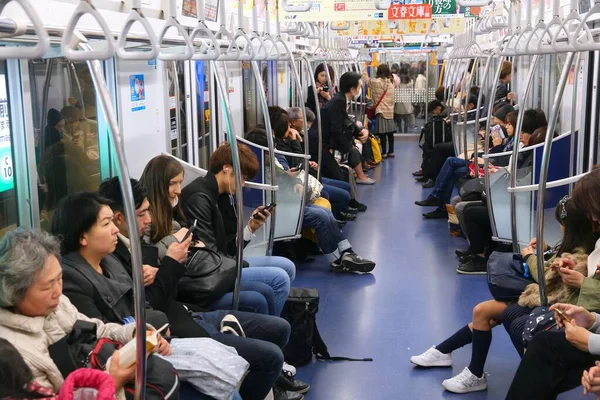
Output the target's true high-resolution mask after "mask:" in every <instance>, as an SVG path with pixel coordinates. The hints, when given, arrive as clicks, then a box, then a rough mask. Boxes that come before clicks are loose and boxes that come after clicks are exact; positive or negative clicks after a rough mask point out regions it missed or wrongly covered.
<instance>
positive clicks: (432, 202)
mask: <svg viewBox="0 0 600 400" xmlns="http://www.w3.org/2000/svg"><path fill="white" fill-rule="evenodd" d="M415 204H416V205H418V206H420V207H434V206H439V205H440V199H438V198H437V197H434V196H432V195H429V196H427V198H426V199H425V200H421V201H415Z"/></svg>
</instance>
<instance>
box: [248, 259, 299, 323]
mask: <svg viewBox="0 0 600 400" xmlns="http://www.w3.org/2000/svg"><path fill="white" fill-rule="evenodd" d="M244 259H245V260H246V261H247V262H248V264H250V268H246V269H244V270H243V271H242V281H244V280H247V281H252V282H261V283H266V284H267V285H269V286H270V287H271V289H273V295H274V301H273V302H272V303H271V302H269V314H270V315H275V316H279V315H280V314H281V310H283V305H284V304H285V301H286V300H287V297H288V295H289V294H290V286H291V282H292V281H293V280H294V279H296V266H295V265H294V263H293V262H291V261H290V260H288V259H287V258H285V257H274V256H273V257H270V256H262V257H261V256H256V257H246V258H244Z"/></svg>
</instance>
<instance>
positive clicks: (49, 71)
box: [36, 58, 56, 155]
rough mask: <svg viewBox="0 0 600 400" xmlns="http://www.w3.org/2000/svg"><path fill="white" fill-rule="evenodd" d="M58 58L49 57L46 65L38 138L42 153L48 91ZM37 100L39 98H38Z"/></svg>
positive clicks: (44, 144)
mask: <svg viewBox="0 0 600 400" xmlns="http://www.w3.org/2000/svg"><path fill="white" fill-rule="evenodd" d="M55 61H56V59H54V58H49V59H48V60H47V62H48V65H46V76H45V78H44V91H43V94H42V112H41V114H40V137H39V138H38V147H39V153H40V155H41V154H42V153H43V152H44V147H45V146H46V143H45V141H46V134H45V130H46V115H47V114H48V93H49V92H50V79H52V70H53V69H54V62H55ZM36 101H37V99H36Z"/></svg>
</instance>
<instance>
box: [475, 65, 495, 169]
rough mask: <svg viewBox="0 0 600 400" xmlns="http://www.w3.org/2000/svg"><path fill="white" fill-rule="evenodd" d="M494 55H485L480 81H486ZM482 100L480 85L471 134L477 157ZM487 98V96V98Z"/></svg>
mask: <svg viewBox="0 0 600 400" xmlns="http://www.w3.org/2000/svg"><path fill="white" fill-rule="evenodd" d="M493 57H494V55H493V54H490V55H489V56H487V60H486V61H485V68H484V70H483V78H482V82H483V83H485V82H486V81H487V77H488V73H489V71H490V67H491V65H492V58H493ZM482 100H483V85H481V87H480V88H479V94H478V95H477V109H476V110H475V129H474V131H473V135H474V139H475V141H474V143H475V147H474V153H475V158H477V154H478V152H477V141H478V140H477V138H478V134H479V118H480V116H481V108H482V107H484V104H481V103H482ZM488 100H489V98H488ZM476 163H477V161H476ZM475 178H479V168H475Z"/></svg>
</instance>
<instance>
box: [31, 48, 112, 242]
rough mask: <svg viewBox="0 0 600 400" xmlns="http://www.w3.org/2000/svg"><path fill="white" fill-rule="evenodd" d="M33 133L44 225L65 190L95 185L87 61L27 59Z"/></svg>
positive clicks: (94, 127) (95, 140)
mask: <svg viewBox="0 0 600 400" xmlns="http://www.w3.org/2000/svg"><path fill="white" fill-rule="evenodd" d="M29 74H30V81H31V86H32V104H33V110H34V121H33V125H34V130H35V137H36V144H35V154H36V164H37V175H38V184H39V191H38V192H39V202H40V223H41V227H42V229H45V230H48V229H49V227H50V223H51V221H52V215H53V213H54V209H55V208H56V205H57V204H58V202H59V201H60V200H61V199H62V198H63V197H64V196H66V195H67V194H70V193H75V192H79V191H86V190H90V191H93V190H96V189H97V188H98V186H99V184H100V155H99V146H98V123H97V116H98V111H99V110H97V102H96V91H95V88H94V84H93V82H92V78H91V74H90V71H89V69H88V67H87V65H86V64H85V63H73V62H71V61H68V60H66V59H62V58H49V59H45V60H37V61H30V62H29Z"/></svg>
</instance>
